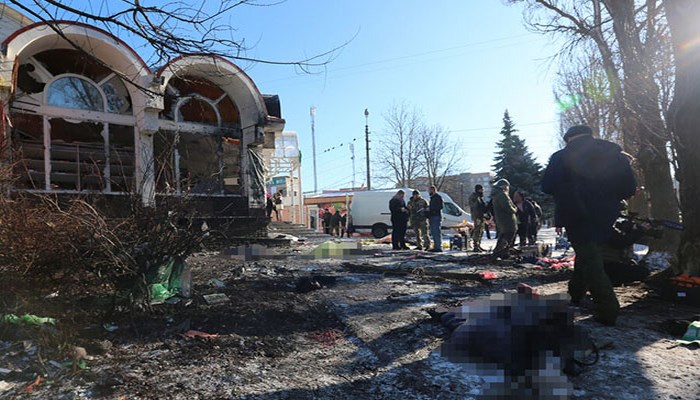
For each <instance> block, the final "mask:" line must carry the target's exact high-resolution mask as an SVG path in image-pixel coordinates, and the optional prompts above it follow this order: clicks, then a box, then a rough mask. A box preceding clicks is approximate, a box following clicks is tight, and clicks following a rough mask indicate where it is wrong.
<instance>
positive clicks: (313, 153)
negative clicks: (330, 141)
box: [309, 106, 318, 193]
mask: <svg viewBox="0 0 700 400" xmlns="http://www.w3.org/2000/svg"><path fill="white" fill-rule="evenodd" d="M309 111H310V114H311V158H313V162H314V193H317V192H318V179H317V177H316V123H315V122H316V121H315V118H316V107H315V106H311V109H310V110H309Z"/></svg>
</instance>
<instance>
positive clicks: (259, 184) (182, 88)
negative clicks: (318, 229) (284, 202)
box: [0, 5, 285, 231]
mask: <svg viewBox="0 0 700 400" xmlns="http://www.w3.org/2000/svg"><path fill="white" fill-rule="evenodd" d="M2 7H3V9H2V14H1V17H0V27H1V29H0V33H1V36H2V57H1V62H2V66H1V68H0V101H1V104H0V106H1V107H0V109H1V110H2V113H3V116H2V117H3V118H2V121H3V123H2V125H1V126H0V129H1V132H0V142H1V143H0V145H1V146H2V147H1V148H3V149H4V151H3V153H2V159H3V161H4V162H7V163H11V165H13V166H14V171H15V175H16V178H17V180H16V183H15V185H14V190H17V191H31V192H36V193H43V194H51V195H55V196H56V197H59V198H71V197H75V196H91V197H95V198H99V200H100V202H101V204H104V206H105V208H106V209H109V210H118V209H119V208H120V204H123V203H125V202H128V201H130V200H131V199H133V198H134V196H137V197H138V198H139V200H140V201H141V202H142V203H143V204H146V205H151V206H156V207H158V206H159V204H167V201H168V199H169V198H174V197H178V196H187V197H188V199H190V200H191V201H192V203H193V204H194V207H196V209H197V211H198V213H199V214H200V215H201V216H202V217H203V218H205V219H211V220H212V221H213V222H214V223H217V222H218V223H226V224H227V226H230V227H236V226H237V227H245V228H246V229H247V230H248V231H255V230H256V229H257V228H259V227H262V226H264V225H265V224H266V223H267V220H266V219H265V213H264V207H265V182H264V180H265V173H264V168H265V167H264V165H265V163H266V162H265V159H264V157H265V155H266V154H270V152H271V151H270V150H272V149H273V148H274V143H275V136H276V135H277V136H279V135H281V133H282V130H283V128H284V124H285V121H284V120H283V119H282V118H281V113H280V104H279V99H278V97H277V96H267V95H262V94H261V93H260V92H259V90H258V89H257V87H256V85H255V83H254V82H253V81H252V79H251V78H250V77H249V76H248V75H247V74H246V73H245V72H244V71H243V70H242V69H240V68H239V67H238V66H236V65H235V64H234V63H232V62H231V61H229V60H226V59H223V58H221V57H216V56H205V55H199V56H181V57H178V58H175V59H173V60H171V61H170V62H169V63H167V64H166V65H163V66H160V67H158V68H151V67H149V66H148V65H146V63H145V62H144V61H143V59H142V58H141V57H140V56H139V55H138V54H137V53H136V52H135V51H134V50H133V49H132V48H130V47H129V46H128V45H127V44H126V43H125V42H123V41H122V40H120V39H119V38H117V37H115V36H113V35H112V34H110V33H108V32H106V31H103V30H101V29H98V28H95V27H92V26H88V25H85V24H82V23H78V22H69V21H60V22H55V23H51V26H50V25H49V24H47V23H45V22H36V23H33V22H31V21H30V20H29V19H27V18H26V17H25V16H23V15H21V14H20V13H18V12H16V11H14V10H12V9H10V8H9V7H7V6H5V5H2ZM264 149H265V150H264ZM232 222H234V223H232Z"/></svg>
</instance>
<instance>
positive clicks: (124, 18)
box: [8, 0, 352, 85]
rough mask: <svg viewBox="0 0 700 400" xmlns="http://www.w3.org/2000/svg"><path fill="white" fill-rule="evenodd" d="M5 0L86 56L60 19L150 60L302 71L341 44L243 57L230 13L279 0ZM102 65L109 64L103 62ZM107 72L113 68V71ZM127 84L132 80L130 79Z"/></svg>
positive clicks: (244, 51)
mask: <svg viewBox="0 0 700 400" xmlns="http://www.w3.org/2000/svg"><path fill="white" fill-rule="evenodd" d="M8 3H9V4H12V5H13V6H15V7H17V9H18V10H21V11H22V12H24V13H26V14H27V15H28V16H30V17H31V18H32V19H34V20H36V21H39V22H44V23H46V24H47V26H48V27H49V28H50V29H53V30H54V31H55V32H56V33H57V34H58V35H59V36H61V37H62V38H63V39H64V40H65V41H66V42H68V43H69V44H70V45H71V46H72V47H74V48H75V49H76V50H78V51H80V52H82V53H83V54H85V55H86V56H92V51H91V49H89V48H84V46H81V45H80V44H78V43H76V42H75V41H72V40H71V39H70V38H69V37H68V36H67V35H65V34H64V33H63V32H62V30H61V21H65V20H72V21H77V22H82V23H85V24H87V25H91V26H95V27H98V28H101V29H104V30H106V31H108V32H110V33H112V34H114V35H115V36H117V37H123V38H127V39H128V40H130V41H134V42H139V43H137V45H139V46H143V47H146V48H147V49H148V50H147V51H146V53H150V56H149V57H148V59H147V61H148V63H149V64H150V65H164V64H165V63H167V62H168V61H170V60H172V59H173V58H176V57H179V56H182V55H202V54H205V55H214V56H221V57H224V58H228V59H232V60H237V61H245V62H251V63H265V64H275V65H291V66H294V67H296V68H299V69H301V70H302V71H304V72H313V71H314V70H315V69H316V68H322V67H323V66H325V65H326V64H328V62H330V61H331V60H332V59H333V58H334V56H335V55H336V54H337V52H338V50H340V49H341V48H342V47H344V46H345V45H346V44H347V42H346V43H342V44H340V45H339V46H338V47H335V48H333V49H330V50H328V51H324V52H322V53H320V54H316V55H313V56H310V57H303V58H301V59H299V60H274V59H271V58H256V57H249V56H247V55H246V54H247V51H248V50H250V47H249V46H248V45H247V44H246V41H245V39H244V38H241V37H237V36H238V34H237V32H236V29H235V27H232V26H231V25H230V22H229V21H230V17H231V15H232V13H233V12H235V11H236V10H237V9H239V8H241V7H244V6H249V7H267V6H273V5H276V4H279V3H280V1H266V0H221V1H218V2H210V1H204V0H199V1H195V2H183V1H169V2H152V1H151V2H149V1H140V0H113V1H108V0H102V1H100V2H83V3H80V4H75V3H73V2H65V1H58V0H28V1H25V0H9V1H8ZM148 3H153V4H148ZM350 40H352V39H350ZM348 42H349V41H348ZM96 61H98V62H99V60H96ZM104 66H105V67H108V68H110V66H108V65H104ZM110 69H112V68H110ZM113 72H115V73H118V71H114V70H113ZM122 78H126V77H124V76H122ZM131 83H132V84H136V85H138V83H136V82H131Z"/></svg>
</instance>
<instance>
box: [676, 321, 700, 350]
mask: <svg viewBox="0 0 700 400" xmlns="http://www.w3.org/2000/svg"><path fill="white" fill-rule="evenodd" d="M676 342H678V343H681V344H685V345H690V344H697V345H700V321H693V322H691V323H690V325H689V326H688V330H687V331H686V332H685V334H684V335H683V337H682V338H681V339H680V340H677V341H676Z"/></svg>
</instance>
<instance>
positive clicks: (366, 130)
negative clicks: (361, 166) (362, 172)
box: [365, 108, 372, 190]
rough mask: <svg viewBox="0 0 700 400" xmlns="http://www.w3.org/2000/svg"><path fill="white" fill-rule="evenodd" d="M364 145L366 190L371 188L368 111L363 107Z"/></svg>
mask: <svg viewBox="0 0 700 400" xmlns="http://www.w3.org/2000/svg"><path fill="white" fill-rule="evenodd" d="M365 145H366V147H367V190H371V189H372V184H371V183H370V178H369V177H370V173H369V111H367V109H366V108H365Z"/></svg>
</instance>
